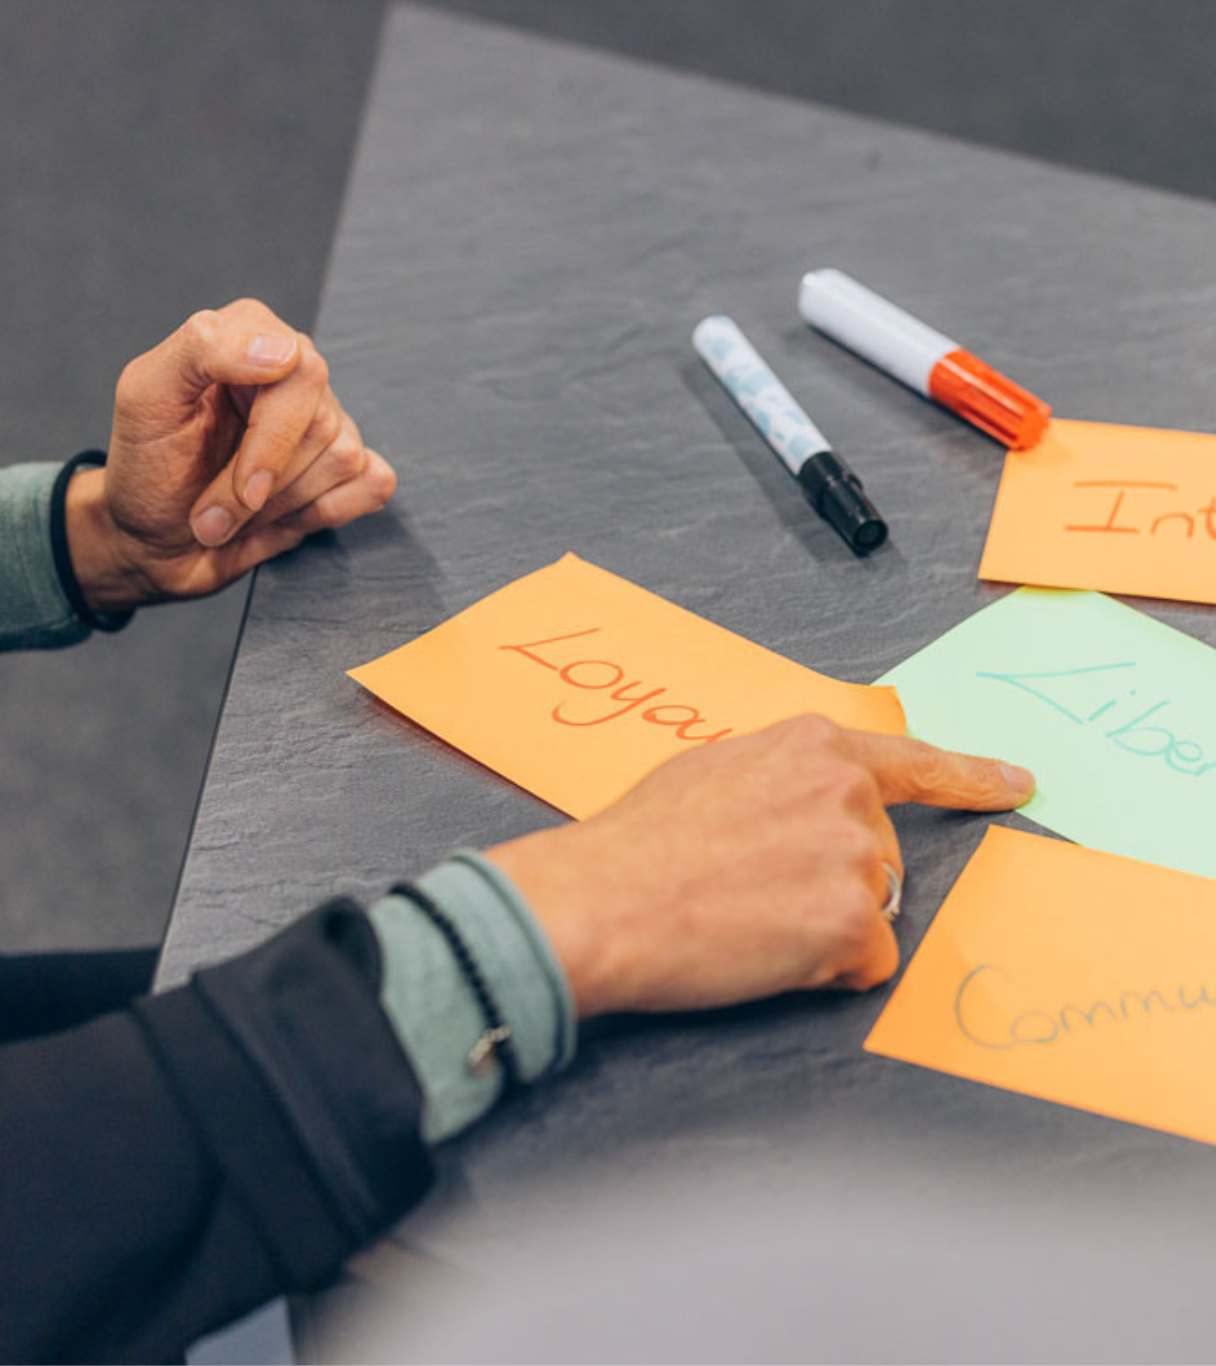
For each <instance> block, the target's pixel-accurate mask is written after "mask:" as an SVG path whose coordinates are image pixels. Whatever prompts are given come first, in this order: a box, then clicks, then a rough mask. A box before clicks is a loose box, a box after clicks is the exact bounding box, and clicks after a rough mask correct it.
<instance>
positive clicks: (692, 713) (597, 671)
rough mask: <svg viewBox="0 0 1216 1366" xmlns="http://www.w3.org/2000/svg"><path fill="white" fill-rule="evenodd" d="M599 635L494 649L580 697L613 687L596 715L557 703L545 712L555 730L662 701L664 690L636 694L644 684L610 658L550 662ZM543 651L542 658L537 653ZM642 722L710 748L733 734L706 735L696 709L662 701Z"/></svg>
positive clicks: (589, 633)
mask: <svg viewBox="0 0 1216 1366" xmlns="http://www.w3.org/2000/svg"><path fill="white" fill-rule="evenodd" d="M599 634H600V628H599V627H598V626H592V627H590V628H589V629H588V630H585V631H571V632H570V634H569V635H564V636H550V637H549V638H548V639H547V640H533V641H530V642H529V643H528V644H526V645H500V646H499V647H498V648H499V649H500V650H511V651H513V652H514V653H516V654H520V655H523V657H524V658H525V659H530V660H531V661H532V662H533V663H534V664H539V665H540V666H541V668H542V669H549V670H551V671H552V672H554V673H556V674H557V676H558V678H560V679H561V681H562V682H563V683H565V684H567V685H568V686H569V687H571V688H574V689H576V690H578V691H579V692H603V691H604V689H606V688H611V689H612V691H611V692H610V693H608V695H607V696H608V710H606V711H603V712H602V714H600V715H585V714H581V713H579V712H576V710H575V709H573V708H572V707H571V706H570V704H569V703H566V702H559V703H558V704H557V706H555V707H554V708H553V710H552V711H551V712H550V713H549V715H550V716H551V717H552V719H553V720H554V721H556V722H557V724H558V725H559V726H578V727H586V726H602V725H605V724H606V723H607V722H609V721H616V720H618V719H619V718H620V717H622V716H626V715H628V714H629V713H630V712H631V711H634V710H635V709H636V708H638V707H640V706H641V705H642V704H643V703H644V702H653V701H654V699H655V698H656V697H662V696H663V695H664V694H665V693H666V692H667V689H666V688H664V687H659V688H651V689H650V691H649V692H638V691H637V689H639V688H644V687H645V686H646V685H645V684H644V683H642V682H641V680H640V679H636V678H635V679H633V680H631V681H630V682H628V683H626V682H625V681H624V679H625V670H624V669H623V668H621V666H620V665H619V664H617V663H616V662H615V661H613V660H611V659H572V660H569V661H568V662H567V663H565V664H561V663H558V662H557V661H556V660H555V659H554V658H553V657H552V656H553V650H552V647H554V646H557V645H561V644H564V643H565V642H566V641H570V640H580V639H582V638H583V637H585V636H596V635H599ZM542 649H543V650H544V651H545V654H540V653H537V652H538V651H540V650H542ZM560 653H561V652H558V657H559V658H560ZM616 702H620V703H621V704H622V705H621V706H619V707H614V706H613V705H612V704H613V703H616ZM640 719H641V720H642V721H648V722H650V724H651V725H654V726H672V727H674V728H675V733H676V737H677V738H678V739H680V740H702V741H705V742H706V743H708V742H710V741H713V740H721V739H724V738H725V737H726V736H727V735H729V734H730V733H731V727H730V726H726V727H724V728H723V729H721V730H715V731H712V732H708V730H707V727H706V725H705V720H704V718H703V717H702V715H701V713H700V712H699V711H698V710H697V708H696V707H690V706H688V705H687V704H686V703H682V702H674V703H673V702H664V703H661V704H658V705H655V706H651V707H648V708H647V709H646V710H645V711H644V712H642V713H641V714H640Z"/></svg>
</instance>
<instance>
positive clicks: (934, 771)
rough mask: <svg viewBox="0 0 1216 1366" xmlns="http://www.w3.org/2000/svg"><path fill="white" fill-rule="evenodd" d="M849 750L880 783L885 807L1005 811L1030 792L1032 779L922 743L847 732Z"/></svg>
mask: <svg viewBox="0 0 1216 1366" xmlns="http://www.w3.org/2000/svg"><path fill="white" fill-rule="evenodd" d="M846 735H847V737H848V745H849V749H850V751H851V752H852V754H853V756H854V757H855V758H856V759H858V760H859V761H860V762H861V763H863V764H864V765H865V766H866V767H867V768H868V769H869V770H870V772H871V773H872V774H873V775H874V777H875V779H876V780H877V782H878V789H879V793H880V794H881V796H882V800H883V803H884V804H885V805H886V806H894V805H895V804H896V803H898V802H921V803H923V804H924V805H925V806H946V807H953V808H955V809H956V810H959V811H1008V810H1010V809H1011V808H1012V807H1015V806H1021V804H1022V803H1023V802H1024V801H1027V800H1029V798H1030V797H1031V795H1032V794H1033V792H1034V775H1033V774H1031V773H1029V772H1028V771H1027V770H1026V769H1024V768H1018V767H1016V766H1015V765H1013V764H1005V763H1001V762H1000V761H999V760H997V759H979V758H976V757H975V756H974V755H970V754H955V753H953V752H952V751H951V750H948V749H938V748H937V746H936V745H927V744H925V743H924V742H923V741H922V740H911V739H908V738H907V737H905V736H897V735H870V734H867V733H866V732H863V731H848V732H846Z"/></svg>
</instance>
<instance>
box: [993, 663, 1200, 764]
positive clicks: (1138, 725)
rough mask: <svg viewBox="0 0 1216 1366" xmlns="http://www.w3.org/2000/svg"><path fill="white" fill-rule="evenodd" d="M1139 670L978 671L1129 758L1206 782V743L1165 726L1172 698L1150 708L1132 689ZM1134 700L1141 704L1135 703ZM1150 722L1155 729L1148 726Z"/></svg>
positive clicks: (1122, 666) (1120, 666)
mask: <svg viewBox="0 0 1216 1366" xmlns="http://www.w3.org/2000/svg"><path fill="white" fill-rule="evenodd" d="M1136 667H1137V665H1136V661H1135V660H1133V659H1122V660H1117V661H1116V662H1114V663H1111V664H1089V665H1086V666H1085V667H1083V668H1078V669H1052V670H1046V671H1041V672H1037V673H987V672H983V671H977V673H976V675H975V676H976V678H984V679H988V680H989V681H991V682H994V683H1004V684H1007V685H1008V686H1009V687H1011V688H1017V689H1018V690H1019V691H1020V692H1024V693H1027V694H1028V695H1029V696H1031V697H1033V698H1036V699H1037V700H1038V701H1039V702H1041V703H1042V704H1043V705H1044V706H1046V707H1050V708H1051V710H1052V711H1054V712H1056V713H1057V714H1058V715H1060V716H1065V717H1067V718H1068V720H1069V721H1071V722H1073V724H1074V725H1077V726H1093V727H1094V728H1095V729H1096V730H1097V731H1098V733H1099V734H1100V735H1101V736H1102V738H1103V739H1105V740H1107V741H1109V742H1110V743H1111V744H1112V745H1115V746H1116V747H1117V748H1119V749H1121V750H1123V751H1124V752H1125V753H1127V754H1134V755H1137V756H1138V757H1140V758H1142V759H1161V760H1162V761H1163V762H1164V763H1165V765H1166V766H1167V767H1168V768H1170V769H1172V770H1173V771H1174V772H1175V773H1181V774H1185V775H1186V776H1187V777H1190V778H1202V777H1203V776H1204V775H1205V774H1207V773H1210V772H1211V771H1212V770H1213V769H1214V768H1216V759H1205V757H1204V750H1203V746H1202V745H1200V744H1198V743H1197V742H1196V741H1194V740H1188V739H1180V738H1179V737H1178V735H1177V734H1176V733H1175V731H1173V730H1172V729H1170V727H1169V726H1166V725H1164V724H1162V723H1163V722H1164V721H1165V720H1166V710H1167V708H1168V707H1170V706H1171V705H1172V699H1170V698H1169V697H1158V698H1157V699H1156V700H1155V701H1151V702H1150V703H1149V705H1148V706H1145V705H1144V701H1145V698H1144V697H1143V695H1141V693H1140V691H1139V689H1138V688H1137V687H1135V686H1126V684H1131V683H1132V682H1133V680H1135V677H1136V675H1135V670H1136ZM1120 685H1124V686H1120ZM1112 692H1113V695H1112ZM1150 696H1151V694H1150ZM1133 698H1135V699H1137V700H1136V701H1134V702H1133V701H1132V700H1131V699H1133ZM1099 699H1101V700H1099ZM1095 702H1097V705H1096V706H1095V705H1094V703H1095ZM1150 720H1151V721H1152V723H1153V724H1151V725H1149V724H1148V723H1149V721H1150ZM1112 722H1113V723H1114V724H1113V725H1112V724H1111V723H1112ZM1107 727H1109V729H1107Z"/></svg>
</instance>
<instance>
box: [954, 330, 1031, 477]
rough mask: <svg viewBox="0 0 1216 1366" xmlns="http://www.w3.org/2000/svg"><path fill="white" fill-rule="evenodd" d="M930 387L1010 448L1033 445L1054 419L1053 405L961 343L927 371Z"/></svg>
mask: <svg viewBox="0 0 1216 1366" xmlns="http://www.w3.org/2000/svg"><path fill="white" fill-rule="evenodd" d="M929 393H930V395H931V396H932V397H933V398H935V399H936V400H937V401H938V403H941V404H942V405H944V406H945V407H947V408H949V409H950V410H951V411H952V412H955V413H957V414H958V415H959V417H963V418H966V419H967V421H968V422H973V423H974V424H975V425H976V426H977V427H979V428H980V430H981V431H985V432H987V433H988V435H989V436H991V437H995V438H996V440H997V441H1000V442H1001V443H1002V444H1003V445H1005V446H1008V447H1009V448H1010V450H1015V451H1024V450H1026V449H1028V448H1029V447H1030V446H1033V445H1035V444H1036V443H1037V442H1038V441H1039V440H1040V439H1041V438H1042V436H1043V433H1044V432H1045V431H1046V430H1047V424H1048V423H1049V422H1050V421H1051V405H1050V404H1048V403H1044V402H1043V400H1042V399H1041V398H1036V397H1035V396H1034V394H1032V393H1031V392H1030V391H1029V390H1028V389H1023V388H1022V386H1021V385H1020V384H1015V383H1014V382H1013V380H1011V379H1008V378H1007V377H1006V376H1005V375H1002V374H1001V373H1000V371H999V370H994V369H993V368H992V366H991V365H985V364H984V362H983V361H982V360H980V358H979V357H978V356H973V355H972V354H971V352H970V351H964V350H963V349H962V347H959V348H958V349H957V350H955V351H948V352H947V353H946V354H945V355H944V356H943V357H942V358H941V359H940V360H939V361H938V362H937V364H936V365H934V367H933V369H932V370H931V371H930V372H929Z"/></svg>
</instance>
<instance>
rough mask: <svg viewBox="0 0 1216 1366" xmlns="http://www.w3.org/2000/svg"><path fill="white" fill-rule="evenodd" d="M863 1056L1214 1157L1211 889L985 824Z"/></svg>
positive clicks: (1215, 975) (1215, 970)
mask: <svg viewBox="0 0 1216 1366" xmlns="http://www.w3.org/2000/svg"><path fill="white" fill-rule="evenodd" d="M865 1046H866V1048H867V1049H868V1050H869V1051H870V1052H871V1053H882V1054H885V1055H886V1056H887V1057H889V1058H899V1059H901V1060H902V1061H904V1062H914V1063H919V1064H920V1065H921V1066H922V1067H935V1068H937V1069H938V1070H939V1071H942V1072H952V1073H954V1075H956V1076H959V1077H969V1078H970V1079H971V1080H972V1081H982V1082H987V1083H988V1085H990V1086H1001V1087H1004V1088H1005V1089H1006V1090H1009V1091H1023V1092H1025V1093H1026V1094H1027V1095H1030V1096H1039V1097H1041V1098H1042V1099H1043V1100H1054V1101H1057V1102H1059V1103H1060V1104H1061V1105H1074V1106H1077V1107H1078V1108H1079V1109H1082V1110H1094V1111H1096V1112H1097V1113H1098V1114H1100V1115H1109V1116H1111V1117H1112V1118H1114V1119H1123V1120H1129V1121H1131V1122H1132V1123H1133V1124H1145V1125H1148V1126H1149V1127H1150V1128H1154V1129H1164V1130H1165V1131H1166V1132H1167V1133H1173V1134H1181V1135H1182V1136H1183V1137H1185V1138H1195V1139H1199V1140H1201V1141H1202V1142H1204V1143H1216V1088H1213V1086H1212V1059H1213V1058H1214V1057H1216V880H1213V879H1211V878H1204V877H1196V876H1195V875H1194V874H1192V873H1179V872H1175V871H1173V870H1172V869H1167V868H1159V867H1158V866H1157V865H1156V864H1153V863H1140V862H1137V861H1136V860H1134V859H1127V858H1119V857H1117V856H1116V855H1114V854H1103V853H1098V852H1097V851H1096V850H1093V849H1083V848H1082V847H1081V846H1080V845H1076V844H1065V843H1063V842H1062V841H1060V840H1053V839H1047V838H1045V837H1044V836H1042V835H1027V834H1023V833H1022V832H1021V831H1017V830H1008V829H1006V828H1004V827H1003V826H990V827H989V829H988V832H987V834H986V835H985V836H984V840H983V843H982V844H981V845H980V847H979V849H978V850H976V852H975V854H974V856H973V857H972V859H971V861H970V862H969V863H968V864H967V866H966V868H964V870H963V873H962V876H961V877H960V878H959V880H958V881H957V882H956V883H955V884H954V887H953V888H952V889H951V892H950V895H949V896H948V897H947V898H946V900H945V902H944V904H943V905H942V908H941V910H940V911H938V913H937V917H936V919H935V920H934V921H933V924H932V925H931V926H930V928H929V932H928V933H927V934H926V935H925V937H924V939H923V941H922V942H921V946H920V948H919V949H918V950H917V952H916V956H915V957H914V958H913V959H912V962H911V963H910V964H909V966H908V969H907V971H906V972H905V973H904V976H903V979H902V980H901V982H900V983H899V986H898V987H897V988H896V990H895V993H894V995H893V996H892V997H891V1000H890V1001H889V1002H888V1004H887V1008H886V1009H885V1010H884V1011H883V1013H882V1015H881V1016H880V1017H879V1020H878V1023H877V1024H876V1025H875V1026H874V1028H873V1030H872V1031H871V1033H870V1037H869V1038H868V1039H867V1040H866V1044H865Z"/></svg>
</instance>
